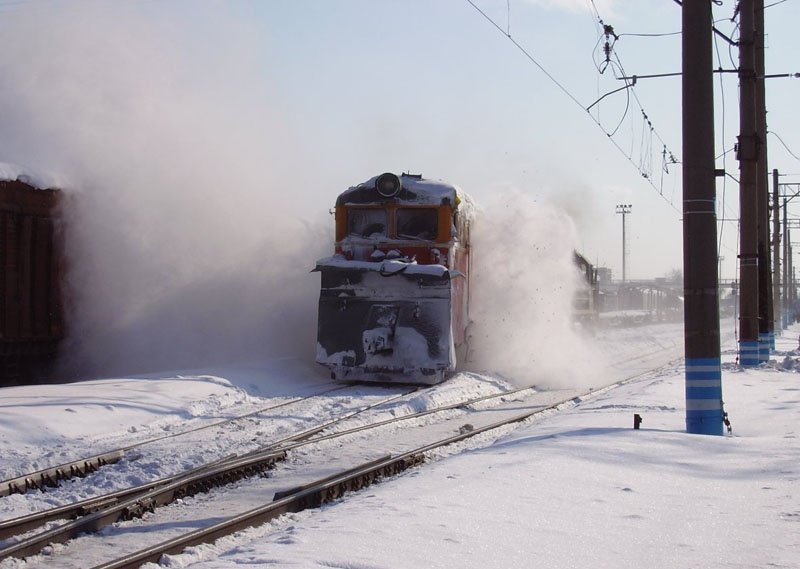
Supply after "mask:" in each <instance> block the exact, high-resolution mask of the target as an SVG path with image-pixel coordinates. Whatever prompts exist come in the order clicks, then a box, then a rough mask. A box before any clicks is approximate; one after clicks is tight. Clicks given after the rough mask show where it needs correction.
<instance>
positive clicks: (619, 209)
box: [617, 204, 633, 284]
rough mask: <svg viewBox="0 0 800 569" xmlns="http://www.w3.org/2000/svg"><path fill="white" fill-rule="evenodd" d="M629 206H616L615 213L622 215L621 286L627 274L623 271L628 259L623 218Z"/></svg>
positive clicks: (629, 208)
mask: <svg viewBox="0 0 800 569" xmlns="http://www.w3.org/2000/svg"><path fill="white" fill-rule="evenodd" d="M632 207H633V206H632V205H631V204H618V205H617V213H621V214H622V284H625V281H626V279H627V274H626V270H625V265H626V259H627V257H628V246H627V245H628V242H627V239H626V235H625V216H626V215H628V214H629V213H630V212H631V208H632Z"/></svg>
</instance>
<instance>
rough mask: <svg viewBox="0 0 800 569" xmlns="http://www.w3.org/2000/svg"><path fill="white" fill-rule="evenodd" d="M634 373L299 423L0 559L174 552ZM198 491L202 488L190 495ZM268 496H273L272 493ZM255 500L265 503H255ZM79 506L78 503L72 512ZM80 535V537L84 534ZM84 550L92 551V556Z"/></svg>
mask: <svg viewBox="0 0 800 569" xmlns="http://www.w3.org/2000/svg"><path fill="white" fill-rule="evenodd" d="M639 375H642V374H639ZM637 377H638V376H637ZM633 379H635V377H633V378H629V379H627V380H624V381H623V382H617V383H614V384H612V385H610V386H607V387H605V388H603V389H600V390H589V391H583V392H580V391H577V390H570V391H544V392H541V391H535V390H533V389H530V388H524V389H519V390H513V391H509V392H501V393H496V394H491V395H486V396H480V397H475V398H471V399H469V400H464V401H461V402H458V403H453V404H448V405H441V406H439V407H437V408H431V409H425V410H423V411H420V412H417V413H409V414H407V415H404V416H401V417H390V418H384V419H381V418H376V419H375V420H372V421H370V422H368V423H365V424H362V425H359V426H357V427H350V428H344V424H343V423H344V421H336V422H335V423H333V424H330V425H328V426H327V427H323V428H320V429H317V430H315V432H314V433H313V435H310V436H305V435H303V434H302V433H300V432H298V433H296V434H295V435H292V436H288V437H285V438H284V439H283V440H281V441H277V442H275V443H273V444H272V445H270V446H269V447H267V448H261V449H259V451H258V452H256V453H251V454H250V455H249V456H239V457H235V458H231V459H230V460H228V461H220V463H219V464H217V465H207V466H206V467H204V468H200V469H197V471H196V472H193V473H190V474H188V475H186V476H181V477H178V479H175V480H168V481H167V480H165V481H163V484H161V485H159V487H158V488H152V489H144V488H142V489H140V490H141V491H142V492H145V493H144V494H135V495H132V497H128V496H127V495H126V496H122V497H114V498H113V500H114V503H112V504H106V505H104V504H103V502H102V500H101V501H100V503H98V504H97V505H96V506H97V509H96V511H92V510H93V509H94V507H95V506H90V507H87V506H86V504H83V505H80V507H82V508H84V510H85V511H82V512H80V513H83V514H84V515H83V516H82V517H80V518H79V519H78V520H75V521H73V522H68V523H66V524H62V525H61V526H59V527H56V528H51V529H45V530H44V531H39V532H38V533H36V534H35V535H33V536H30V537H25V538H24V539H23V538H20V537H18V538H14V539H11V540H10V542H11V543H10V544H9V545H7V546H6V547H5V548H4V549H2V550H0V559H6V561H4V562H1V563H0V567H3V568H5V567H16V565H14V563H15V560H14V559H10V558H12V557H23V556H30V555H34V554H36V553H37V552H40V551H42V550H44V551H45V552H52V553H53V554H52V555H45V556H42V555H38V556H37V557H35V558H31V559H29V564H26V565H25V567H31V566H51V564H54V565H52V566H58V567H90V566H96V567H103V568H111V567H138V566H139V565H141V564H142V563H145V562H148V561H154V560H157V559H158V558H159V557H160V556H161V555H162V554H163V553H176V552H179V551H182V550H183V548H185V547H188V546H190V545H195V544H197V543H203V542H207V541H210V540H214V539H217V538H218V537H220V536H222V535H226V534H227V533H230V532H233V531H238V530H239V529H242V528H244V527H248V526H251V525H256V524H260V523H264V522H265V521H267V520H271V519H274V518H275V517H277V516H279V515H281V514H283V513H287V512H294V511H299V510H302V509H305V508H308V507H315V506H318V505H319V504H322V503H325V502H327V501H330V500H334V499H336V498H338V497H340V496H341V495H343V493H345V492H347V491H349V490H356V489H359V488H361V487H363V486H366V485H369V484H370V483H372V482H374V481H375V480H378V479H380V478H382V477H386V476H390V475H393V474H396V473H398V472H401V471H403V470H405V469H406V468H409V467H411V466H414V465H416V464H419V463H420V462H422V461H423V460H424V459H425V457H426V456H427V455H428V454H429V453H431V452H433V451H434V450H435V449H438V448H441V447H443V446H447V445H452V444H453V443H456V442H459V441H463V440H465V439H468V438H472V437H476V436H480V435H483V434H484V433H488V432H495V433H497V432H498V430H502V429H503V428H504V427H505V428H510V427H508V426H509V425H513V424H514V423H519V422H520V421H525V420H529V419H531V418H533V417H536V416H541V415H542V414H546V413H548V412H552V411H553V410H556V409H559V408H562V407H564V406H571V405H574V404H576V403H577V402H578V401H580V400H581V399H582V398H586V397H592V396H594V395H596V394H598V393H601V392H603V391H606V390H608V389H611V388H613V387H616V386H617V385H619V384H621V383H627V382H629V381H632V380H633ZM355 416H356V415H353V416H352V417H350V418H353V417H355ZM337 427H338V428H340V430H338V431H337V432H325V433H323V431H325V430H326V429H327V430H329V431H331V430H333V429H334V428H337ZM495 436H499V435H495ZM301 439H303V440H301ZM259 453H260V454H259ZM354 464H356V465H357V466H355V467H354V466H353V465H354ZM236 468H239V469H240V473H239V474H236V473H233V471H232V470H231V471H229V469H233V470H235V469H236ZM243 468H244V469H245V471H244V472H242V471H241V469H243ZM248 468H249V469H250V471H247V469H248ZM268 469H269V470H268ZM263 472H268V476H267V477H257V478H249V479H246V480H243V481H241V482H238V483H237V484H236V486H235V487H234V488H233V489H227V490H225V491H221V492H211V493H208V494H205V495H202V496H199V495H195V494H196V493H197V492H198V491H203V490H207V489H208V487H210V486H211V485H213V484H211V483H210V482H209V480H216V481H222V482H228V483H229V482H231V481H234V480H242V479H243V478H245V477H246V476H247V475H252V474H256V473H263ZM193 495H195V497H194V498H187V497H189V496H193ZM265 496H270V497H273V499H272V500H265ZM109 499H111V498H109ZM176 499H177V500H178V501H179V504H177V505H175V506H173V507H172V508H164V509H159V510H156V507H157V506H160V505H164V504H167V503H171V502H174V501H175V500H176ZM253 504H263V505H261V506H258V507H256V508H253ZM142 514H146V515H145V517H144V519H133V518H137V517H138V516H140V515H142ZM74 515H76V513H75V512H74V511H73V512H72V513H71V514H70V516H74ZM130 520H132V521H130ZM116 522H118V523H116ZM26 524H27V525H26ZM32 524H34V522H32V521H31V520H23V519H19V520H10V521H9V522H7V523H6V524H5V529H4V531H5V532H6V534H7V535H11V534H14V535H17V536H18V535H19V534H20V533H21V532H23V531H30V528H31V527H32ZM110 524H115V525H114V526H113V527H112V528H107V529H106V530H103V532H102V534H101V535H100V536H95V537H90V536H86V535H82V534H85V533H87V532H89V531H97V530H100V529H102V528H103V527H107V526H108V525H110ZM198 526H201V527H198ZM2 528H3V526H0V529H2ZM131 534H133V535H135V536H137V537H139V538H141V536H143V535H147V537H148V538H149V541H150V543H149V544H148V545H147V546H146V547H141V545H142V543H141V542H142V540H141V539H132V540H131V539H127V540H126V536H130V535H131ZM79 535H81V537H77V538H76V536H79ZM68 540H71V541H69V543H67V544H66V545H62V546H57V547H53V546H51V545H49V544H52V543H59V542H61V543H63V542H66V541H68ZM92 540H94V541H92ZM99 543H102V545H98V544H99ZM109 548H112V549H113V550H114V551H119V552H123V554H122V555H121V556H120V558H119V559H117V560H112V561H107V560H106V559H103V558H102V555H99V554H98V552H100V551H102V550H106V551H107V550H109ZM86 551H91V552H93V553H92V554H91V555H90V556H89V557H88V558H87V555H86V554H85V552H86ZM55 553H58V555H55ZM37 563H38V565H37Z"/></svg>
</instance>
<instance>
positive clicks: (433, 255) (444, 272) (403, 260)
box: [314, 174, 468, 384]
mask: <svg viewBox="0 0 800 569" xmlns="http://www.w3.org/2000/svg"><path fill="white" fill-rule="evenodd" d="M459 203H460V198H459V196H458V194H457V190H456V189H455V188H454V187H453V186H450V185H447V184H443V183H441V182H431V181H428V180H423V179H422V178H421V177H418V176H409V175H403V176H396V175H394V174H383V175H381V176H377V177H375V178H372V179H370V180H368V181H367V182H364V183H363V184H360V185H358V186H355V187H353V188H350V189H349V190H348V191H346V192H344V193H343V194H341V195H340V196H339V199H338V200H337V203H336V246H335V254H334V255H333V256H332V257H329V258H326V259H321V260H319V261H318V262H317V265H316V268H315V269H314V270H315V271H317V272H319V273H321V285H322V286H321V289H320V299H319V320H318V328H317V332H318V333H317V362H318V363H320V364H322V365H325V366H326V367H328V368H329V369H330V370H331V376H332V377H333V378H334V379H336V380H340V381H378V382H401V383H421V384H434V383H439V382H441V381H442V380H444V379H445V378H446V376H447V374H448V373H449V372H451V371H453V370H455V369H456V365H457V352H458V350H459V348H462V347H463V345H464V344H465V340H466V338H465V333H464V329H463V328H464V326H463V324H464V323H465V322H466V316H467V315H466V307H467V297H466V295H465V293H466V291H467V286H466V280H467V272H466V269H467V266H466V259H467V255H466V252H467V250H468V249H467V247H466V243H463V242H462V241H463V240H459V239H458V238H457V236H456V233H457V229H456V221H457V217H458V216H457V214H456V212H457V211H458V205H459ZM462 225H463V223H462ZM464 233H466V230H465V231H464ZM459 265H460V266H459Z"/></svg>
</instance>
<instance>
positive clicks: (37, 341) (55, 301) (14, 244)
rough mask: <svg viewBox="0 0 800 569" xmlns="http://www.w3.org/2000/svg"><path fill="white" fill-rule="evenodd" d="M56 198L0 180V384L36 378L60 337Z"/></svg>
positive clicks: (50, 192)
mask: <svg viewBox="0 0 800 569" xmlns="http://www.w3.org/2000/svg"><path fill="white" fill-rule="evenodd" d="M58 196H59V192H58V190H41V189H37V188H34V187H33V186H31V185H29V184H26V183H24V182H21V181H3V180H0V385H8V384H14V383H29V382H32V381H36V380H37V379H39V377H38V376H39V375H40V374H41V373H42V372H43V370H45V369H46V367H47V364H48V362H50V361H51V360H52V359H53V358H54V356H55V355H56V351H57V349H58V342H59V341H60V340H61V338H62V337H63V332H64V325H63V316H62V305H61V276H60V258H61V255H60V251H61V248H60V246H59V244H58V237H57V234H58V231H57V226H56V221H55V209H56V204H57V202H58Z"/></svg>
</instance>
